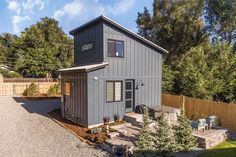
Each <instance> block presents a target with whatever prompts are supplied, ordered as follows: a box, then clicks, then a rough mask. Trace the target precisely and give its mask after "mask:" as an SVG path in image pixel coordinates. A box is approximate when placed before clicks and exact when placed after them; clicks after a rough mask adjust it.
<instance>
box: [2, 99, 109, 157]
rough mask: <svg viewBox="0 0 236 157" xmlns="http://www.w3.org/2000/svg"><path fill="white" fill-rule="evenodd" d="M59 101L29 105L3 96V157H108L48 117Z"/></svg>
mask: <svg viewBox="0 0 236 157" xmlns="http://www.w3.org/2000/svg"><path fill="white" fill-rule="evenodd" d="M59 104H60V100H42V101H26V100H24V99H21V98H20V97H8V96H0V156H1V157H29V156H30V157H34V156H35V157H73V156H77V157H78V156H80V157H83V156H96V157H102V156H108V154H106V153H105V152H103V151H101V150H100V149H96V148H93V147H90V146H88V145H87V144H85V143H82V142H81V141H80V140H79V139H78V138H76V137H75V136H74V135H73V134H71V133H70V132H68V131H67V130H66V129H64V128H62V127H61V126H59V125H58V124H57V123H55V122H54V121H52V120H51V119H50V118H48V117H47V113H48V112H49V111H51V110H53V109H56V108H59Z"/></svg>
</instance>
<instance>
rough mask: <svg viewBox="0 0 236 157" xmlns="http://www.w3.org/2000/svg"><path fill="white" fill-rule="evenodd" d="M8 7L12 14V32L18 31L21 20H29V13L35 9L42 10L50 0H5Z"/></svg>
mask: <svg viewBox="0 0 236 157" xmlns="http://www.w3.org/2000/svg"><path fill="white" fill-rule="evenodd" d="M6 2H7V3H8V9H9V10H11V11H12V12H13V13H14V14H13V15H12V17H11V18H12V25H13V32H14V33H19V32H20V30H19V25H20V23H21V22H23V21H27V20H30V19H31V18H30V15H32V14H33V13H34V10H35V9H38V10H43V9H44V8H45V6H46V5H48V4H49V2H50V0H6Z"/></svg>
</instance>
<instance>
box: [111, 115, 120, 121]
mask: <svg viewBox="0 0 236 157" xmlns="http://www.w3.org/2000/svg"><path fill="white" fill-rule="evenodd" d="M113 117H114V122H115V123H118V122H119V121H120V115H119V114H114V116H113Z"/></svg>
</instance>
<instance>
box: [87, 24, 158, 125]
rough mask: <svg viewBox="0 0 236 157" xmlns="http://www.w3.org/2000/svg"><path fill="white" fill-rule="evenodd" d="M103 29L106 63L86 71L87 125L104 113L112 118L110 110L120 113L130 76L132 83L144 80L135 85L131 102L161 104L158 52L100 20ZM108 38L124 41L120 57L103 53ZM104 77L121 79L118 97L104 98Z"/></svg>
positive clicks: (136, 103)
mask: <svg viewBox="0 0 236 157" xmlns="http://www.w3.org/2000/svg"><path fill="white" fill-rule="evenodd" d="M103 32H104V33H103V44H104V46H103V60H104V62H109V65H108V66H106V67H105V68H103V69H99V70H96V71H92V72H89V73H88V115H89V116H88V125H92V124H97V123H102V122H103V118H104V117H107V116H109V117H110V119H111V120H113V115H114V114H119V115H120V116H121V117H123V115H124V114H125V100H124V97H125V90H124V89H125V80H126V79H134V80H135V86H136V83H138V82H139V81H141V80H142V81H143V83H144V86H139V89H135V102H134V103H135V105H140V104H145V105H147V106H150V107H151V106H158V105H161V87H162V85H161V80H162V54H161V53H158V52H156V51H155V50H154V49H153V48H151V47H149V46H146V44H143V42H141V41H140V40H138V39H136V38H134V37H132V36H130V35H128V34H127V33H124V32H122V31H121V30H120V29H117V28H115V27H114V26H111V25H109V24H106V23H103ZM108 39H115V40H121V41H124V58H116V57H107V40H108ZM95 77H97V78H98V79H94V78H95ZM107 80H121V81H123V100H122V101H120V102H111V103H107V102H106V81H107Z"/></svg>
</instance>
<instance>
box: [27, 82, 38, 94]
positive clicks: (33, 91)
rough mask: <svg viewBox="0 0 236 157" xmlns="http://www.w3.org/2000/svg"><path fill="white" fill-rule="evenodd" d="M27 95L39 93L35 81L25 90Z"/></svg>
mask: <svg viewBox="0 0 236 157" xmlns="http://www.w3.org/2000/svg"><path fill="white" fill-rule="evenodd" d="M24 95H25V96H36V95H38V87H37V85H36V84H35V83H31V84H30V85H29V87H27V88H26V89H25V91H24Z"/></svg>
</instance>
